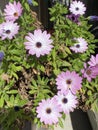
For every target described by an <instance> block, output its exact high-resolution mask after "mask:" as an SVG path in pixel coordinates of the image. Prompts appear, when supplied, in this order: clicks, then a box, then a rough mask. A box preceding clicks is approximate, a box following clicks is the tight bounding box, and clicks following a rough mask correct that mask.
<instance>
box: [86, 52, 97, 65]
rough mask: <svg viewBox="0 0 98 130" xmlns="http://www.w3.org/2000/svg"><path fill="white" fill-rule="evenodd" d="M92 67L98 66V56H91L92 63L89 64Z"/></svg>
mask: <svg viewBox="0 0 98 130" xmlns="http://www.w3.org/2000/svg"><path fill="white" fill-rule="evenodd" d="M88 64H89V65H90V66H96V65H98V54H97V55H96V56H93V55H91V58H90V61H89V62H88Z"/></svg>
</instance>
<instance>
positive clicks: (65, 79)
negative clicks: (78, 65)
mask: <svg viewBox="0 0 98 130" xmlns="http://www.w3.org/2000/svg"><path fill="white" fill-rule="evenodd" d="M81 83H82V78H81V77H80V76H79V74H77V73H76V72H75V71H72V72H70V71H66V72H62V73H61V74H59V75H58V76H57V78H56V85H57V89H58V90H61V92H62V93H64V94H66V93H67V92H68V91H69V90H71V92H72V93H73V94H75V93H76V91H77V90H79V89H80V88H81Z"/></svg>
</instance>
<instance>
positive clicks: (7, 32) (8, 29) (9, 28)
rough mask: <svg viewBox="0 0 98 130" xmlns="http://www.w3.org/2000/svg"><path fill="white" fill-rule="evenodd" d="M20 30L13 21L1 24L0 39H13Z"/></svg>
mask: <svg viewBox="0 0 98 130" xmlns="http://www.w3.org/2000/svg"><path fill="white" fill-rule="evenodd" d="M18 30H19V26H18V25H17V23H14V22H13V21H6V22H3V23H2V24H0V37H1V39H2V40H4V39H6V38H8V39H12V38H13V37H14V36H15V35H16V34H17V33H18Z"/></svg>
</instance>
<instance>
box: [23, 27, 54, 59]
mask: <svg viewBox="0 0 98 130" xmlns="http://www.w3.org/2000/svg"><path fill="white" fill-rule="evenodd" d="M50 37H51V35H50V34H47V32H46V31H44V32H42V31H41V30H40V29H38V30H35V31H34V34H32V33H29V34H28V36H26V40H28V41H27V42H25V43H24V44H25V48H26V49H27V50H29V54H31V55H36V56H37V57H40V56H41V55H45V54H49V53H50V51H51V49H52V48H53V46H52V45H51V43H52V42H53V41H52V39H50Z"/></svg>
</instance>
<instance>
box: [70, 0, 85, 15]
mask: <svg viewBox="0 0 98 130" xmlns="http://www.w3.org/2000/svg"><path fill="white" fill-rule="evenodd" d="M69 10H70V12H71V13H73V14H75V15H78V14H79V15H83V14H84V13H85V11H86V7H85V6H84V4H83V3H82V2H80V1H76V0H75V1H73V2H72V3H71V5H70V8H69Z"/></svg>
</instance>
